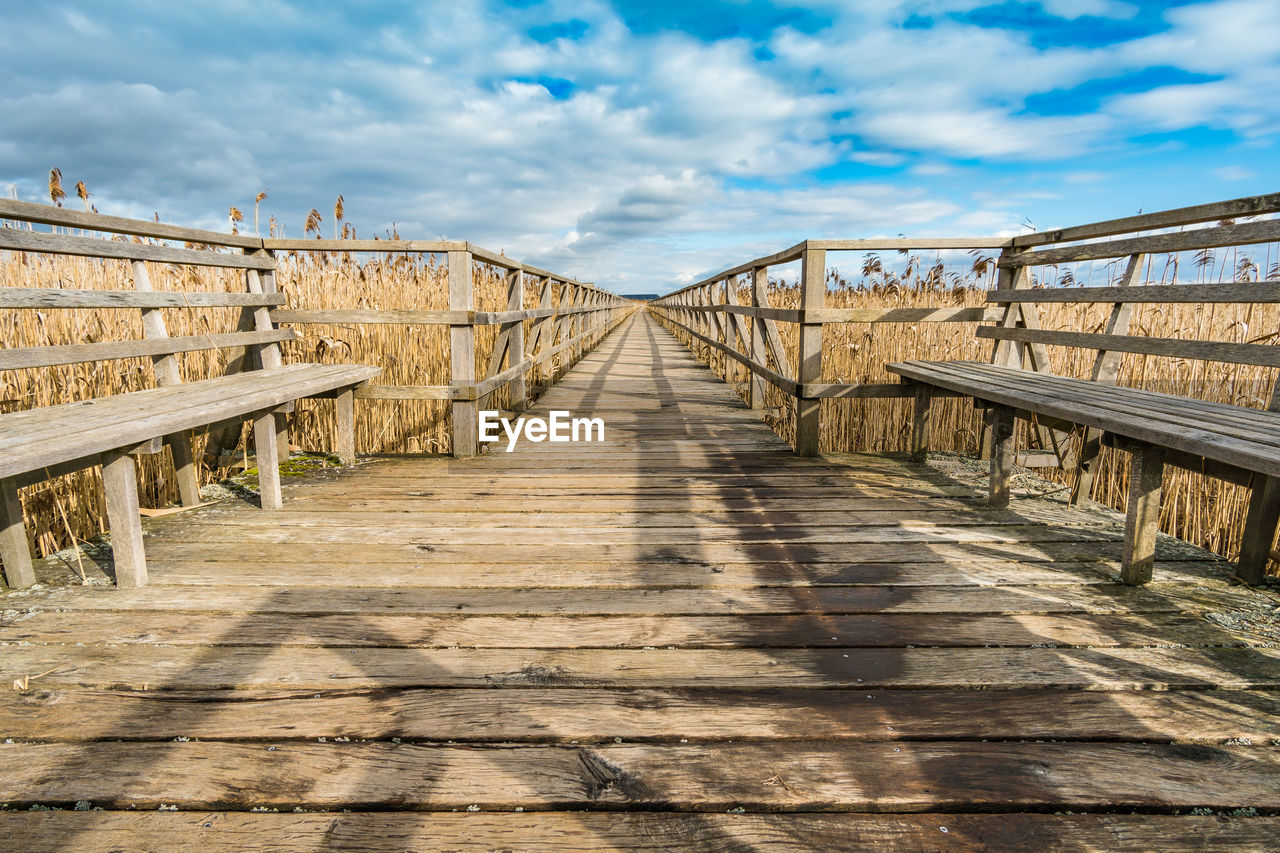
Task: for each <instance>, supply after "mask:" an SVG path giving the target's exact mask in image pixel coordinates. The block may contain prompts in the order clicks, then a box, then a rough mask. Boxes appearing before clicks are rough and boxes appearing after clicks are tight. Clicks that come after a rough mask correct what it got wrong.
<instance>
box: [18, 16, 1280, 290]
mask: <svg viewBox="0 0 1280 853" xmlns="http://www.w3.org/2000/svg"><path fill="white" fill-rule="evenodd" d="M828 5H829V11H830V13H831V14H832V16H833V24H832V27H831V29H830V30H825V31H821V32H818V33H812V34H805V33H801V32H798V31H796V30H792V29H785V28H784V29H781V30H778V31H777V32H776V33H775V34H774V35H773V36H772V37H770V38H769V39H767V44H765V45H763V46H764V47H767V48H768V50H769V51H771V52H772V54H773V55H774V56H775V57H776V58H775V59H773V60H771V61H768V62H762V61H759V60H758V59H757V58H756V56H755V50H756V48H757V47H759V46H760V45H757V44H754V43H752V42H751V41H750V40H748V39H745V38H735V39H727V40H723V41H720V42H716V43H705V42H702V41H699V40H697V39H695V38H692V37H691V36H688V35H684V34H680V33H672V32H665V33H657V34H653V35H647V36H637V35H634V34H632V33H630V32H628V31H627V29H626V27H625V26H624V24H623V22H622V20H621V18H620V17H619V16H618V15H617V14H616V13H615V12H614V11H613V9H612V8H611V7H610V6H609V5H608V4H607V3H605V2H602V1H601V0H553V2H550V3H548V4H545V5H535V6H533V7H531V8H528V9H507V10H504V11H503V13H502V14H501V15H497V14H492V13H491V12H489V11H486V9H485V8H484V7H483V6H481V5H479V4H465V3H464V4H449V5H446V4H443V3H440V4H431V5H430V6H429V7H428V8H425V9H422V10H418V9H414V10H412V11H409V12H406V13H404V14H403V15H402V16H401V17H400V19H399V20H396V21H394V22H390V21H388V20H378V21H377V22H376V23H374V24H370V23H369V22H368V21H367V20H366V19H365V17H364V16H367V12H363V11H361V10H360V9H358V8H356V7H351V8H348V7H345V6H339V5H333V6H329V5H305V6H304V5H302V4H301V3H298V2H287V0H277V2H273V3H270V4H267V5H265V6H262V7H261V8H257V7H253V8H255V9H256V11H255V13H254V14H252V15H249V14H247V12H248V11H249V10H250V8H251V7H250V4H248V3H247V0H239V2H237V3H233V4H227V5H220V6H217V7H208V8H201V9H193V8H188V7H187V6H185V5H184V4H171V5H169V6H161V5H160V4H155V3H143V2H141V0H137V1H136V2H135V3H133V4H132V6H131V4H130V3H128V2H124V0H122V3H121V8H120V9H118V10H115V11H113V13H112V14H105V13H103V12H102V10H101V9H99V7H98V6H96V5H93V4H80V5H75V4H74V3H72V4H67V5H66V6H65V7H64V8H61V9H54V8H53V7H52V6H49V5H48V4H27V5H25V6H21V7H18V8H17V9H16V10H15V11H14V12H13V13H12V14H10V15H9V19H7V20H6V23H7V24H8V25H9V26H7V27H6V30H5V31H4V32H0V46H3V47H4V50H3V51H0V67H3V68H4V69H5V71H6V81H7V85H6V88H5V90H4V91H3V92H0V113H2V114H3V115H5V117H6V120H5V123H4V126H3V128H0V182H4V183H7V182H8V181H9V180H17V181H18V182H19V185H20V188H21V190H22V192H23V194H24V195H25V196H26V197H35V196H38V194H39V192H40V190H41V187H40V184H41V182H42V179H43V177H44V175H45V174H47V170H48V169H49V168H50V167H51V166H54V165H58V166H61V167H62V168H63V169H64V172H65V173H66V174H67V176H68V178H70V179H71V180H72V181H74V180H77V179H79V178H81V177H83V178H85V179H86V180H87V182H88V183H89V185H90V190H91V191H93V192H94V193H95V194H96V198H95V200H96V201H97V202H99V207H100V208H102V209H103V210H104V211H110V212H119V213H130V214H137V215H143V216H149V215H150V213H151V211H152V210H160V211H161V212H162V214H163V215H164V216H165V217H166V218H167V219H169V220H170V221H182V222H186V223H190V224H197V225H199V224H203V225H212V226H214V227H224V222H225V216H224V212H225V210H226V208H227V206H228V205H230V204H239V205H241V206H242V207H243V206H244V205H245V204H246V203H247V202H248V199H251V198H252V196H253V194H254V193H255V192H256V191H257V190H259V189H262V188H263V187H264V186H265V187H269V188H270V190H271V197H270V199H269V201H268V202H267V203H266V205H264V219H265V214H267V213H276V214H277V215H278V216H279V218H280V219H282V220H284V221H286V222H289V223H291V225H292V227H291V229H290V234H292V235H295V236H296V235H297V234H298V233H299V232H300V230H301V221H302V218H303V216H304V215H305V212H306V210H307V209H309V208H310V207H312V206H315V207H318V208H319V209H320V210H321V211H322V212H324V213H325V214H326V215H327V214H328V210H329V209H330V205H331V201H329V200H331V199H332V198H333V197H335V196H336V195H337V194H338V193H343V194H344V195H345V197H346V201H347V209H348V211H349V215H350V217H351V219H352V220H353V221H354V222H355V223H356V224H357V225H358V227H359V228H360V230H361V233H362V234H365V235H368V234H372V233H374V232H375V231H379V232H380V231H381V230H382V229H384V228H387V227H389V226H390V224H391V222H393V221H394V222H397V223H400V224H401V228H400V230H401V232H402V233H405V234H408V233H420V234H422V235H423V236H430V237H434V236H437V235H442V234H443V235H445V236H448V237H457V238H463V239H468V240H472V241H474V242H477V243H480V244H482V245H486V244H487V245H492V246H494V247H496V248H504V249H506V250H507V252H508V253H509V254H512V255H513V256H516V257H526V258H528V259H529V260H530V261H531V262H534V263H537V264H539V265H540V266H546V267H549V268H564V270H565V271H566V272H568V273H570V274H573V275H577V276H579V277H582V278H585V279H592V280H599V281H602V282H604V283H610V282H613V283H617V284H619V285H620V286H622V285H626V286H632V285H633V284H634V285H637V286H643V287H644V288H645V289H653V288H658V287H661V286H662V285H663V284H664V283H667V282H670V281H672V280H673V279H679V278H681V277H689V276H697V275H699V274H701V273H705V272H707V271H710V270H712V269H714V268H717V267H718V266H720V265H728V264H729V263H732V262H735V261H736V260H742V259H743V258H744V257H745V256H754V255H756V254H765V253H768V252H771V251H775V250H777V249H778V248H781V247H782V246H783V245H786V244H788V243H789V242H794V241H795V240H797V239H802V238H804V237H807V236H820V235H821V236H858V235H863V234H870V233H889V234H894V233H897V232H899V231H904V232H910V231H913V230H917V229H927V230H930V231H933V232H935V233H938V234H943V233H947V232H948V231H951V232H956V231H966V230H974V229H976V230H988V229H989V228H997V229H1004V228H1016V224H1017V222H1018V221H1019V220H1020V219H1021V218H1022V212H1024V211H1025V212H1026V213H1028V214H1030V213H1032V212H1034V211H1045V210H1046V209H1054V208H1056V205H1058V204H1059V203H1061V202H1062V201H1063V198H1060V197H1059V194H1058V191H1059V190H1061V189H1062V183H1063V182H1067V183H1075V184H1083V183H1089V182H1098V180H1099V179H1098V178H1097V177H1094V175H1095V173H1098V172H1100V170H1101V169H1102V168H1107V175H1106V178H1107V180H1108V181H1109V182H1111V181H1115V180H1117V177H1116V173H1115V170H1113V169H1112V168H1110V167H1103V166H1100V165H1098V166H1095V164H1094V163H1092V162H1086V161H1083V159H1082V158H1083V157H1084V156H1087V155H1091V154H1097V153H1100V152H1114V151H1117V150H1121V149H1123V148H1124V146H1125V145H1126V142H1127V140H1128V138H1129V137H1131V136H1134V135H1141V134H1148V133H1152V132H1163V133H1176V132H1177V131H1179V130H1182V129H1185V128H1189V127H1210V128H1216V129H1226V130H1229V131H1231V132H1232V133H1233V134H1235V136H1236V137H1237V138H1239V139H1244V140H1251V141H1253V142H1254V143H1256V144H1259V145H1261V144H1265V142H1266V140H1269V139H1271V138H1272V137H1274V136H1275V135H1277V134H1280V72H1278V71H1277V66H1278V64H1280V13H1278V12H1277V9H1276V7H1275V4H1274V3H1273V2H1259V1H1258V0H1220V1H1219V2H1202V3H1197V4H1193V5H1189V6H1182V7H1177V8H1173V9H1170V10H1168V11H1167V12H1166V13H1165V14H1166V16H1167V18H1168V21H1169V24H1170V27H1169V30H1168V31H1167V32H1163V33H1159V34H1156V35H1152V36H1148V37H1146V38H1141V39H1135V40H1133V41H1130V42H1123V43H1120V44H1118V45H1113V46H1105V47H1098V48H1087V49H1086V48H1078V47H1053V48H1048V49H1041V48H1038V47H1037V46H1035V45H1034V44H1033V43H1032V40H1031V38H1030V37H1029V36H1028V35H1027V34H1026V33H1024V32H1019V31H1018V30H1016V29H1012V28H1009V29H1006V28H991V29H984V28H979V27H975V26H970V25H967V24H964V23H961V22H960V21H958V20H955V19H953V18H950V17H948V15H947V13H948V12H952V11H956V12H959V11H965V10H966V9H968V8H971V7H972V5H973V4H972V3H968V2H961V0H927V2H926V1H925V0H921V2H916V3H914V4H911V5H910V7H909V8H911V9H914V10H917V11H919V13H920V14H922V15H933V16H934V17H935V25H934V26H933V28H931V29H927V30H909V29H903V28H901V27H899V26H898V24H899V23H900V22H901V20H902V18H903V17H904V15H905V11H904V7H903V5H902V4H900V3H894V2H890V0H874V2H868V3H859V4H856V5H855V4H834V3H833V4H828ZM1043 5H1044V6H1045V9H1046V10H1047V11H1048V12H1049V13H1050V14H1054V15H1059V16H1062V17H1067V18H1071V17H1078V16H1082V15H1104V16H1110V17H1126V16H1131V15H1132V14H1133V13H1134V9H1133V7H1132V6H1130V5H1129V4H1126V3H1117V2H1112V0H1075V2H1067V0H1049V2H1047V3H1045V4H1043ZM144 7H145V8H144ZM140 10H141V11H140ZM143 11H145V13H146V14H143V13H142V12H143ZM571 19H577V20H582V21H585V22H586V25H587V28H586V33H585V35H584V36H583V37H582V38H580V39H559V40H554V41H551V42H548V43H539V42H537V41H535V40H533V39H531V38H529V37H528V36H527V34H526V30H527V28H528V27H531V26H536V25H541V24H545V23H547V22H552V21H567V20H571ZM266 45H269V49H267V48H266V47H264V46H266ZM1158 65H1171V66H1175V67H1179V68H1184V69H1187V70H1191V71H1196V72H1201V73H1204V74H1210V75H1216V76H1220V77H1221V78H1222V79H1220V80H1215V81H1212V82H1208V83H1204V84H1186V83H1181V84H1179V85H1176V86H1164V87H1159V88H1155V89H1152V90H1151V91H1147V92H1139V93H1134V94H1129V95H1123V96H1119V97H1114V98H1111V99H1109V100H1107V101H1105V102H1104V103H1103V105H1102V106H1101V108H1099V109H1096V110H1087V111H1084V112H1083V113H1082V114H1080V115H1037V114H1035V113H1034V112H1031V111H1028V110H1027V109H1026V104H1027V102H1028V99H1029V98H1031V97H1032V96H1034V95H1036V94H1040V93H1045V92H1051V91H1055V90H1069V89H1071V88H1073V87H1075V86H1079V85H1081V84H1084V83H1088V82H1089V81H1092V80H1097V79H1101V78H1108V77H1112V76H1119V75H1124V74H1128V73H1131V72H1135V71H1141V70H1143V69H1145V68H1147V67H1149V66H1158ZM548 78H549V79H555V80H564V81H568V84H567V85H568V87H570V88H569V89H568V90H567V91H562V90H561V89H560V87H559V86H556V85H554V84H546V85H544V84H543V83H540V82H537V81H539V80H545V79H548ZM553 91H555V92H556V93H557V94H554V95H553V94H552V93H553ZM1158 153H1160V152H1159V151H1158V150H1157V149H1155V148H1154V146H1152V147H1149V148H1148V149H1147V154H1148V155H1149V157H1148V159H1152V158H1154V157H1155V155H1156V154H1158ZM1070 158H1075V159H1073V160H1072V162H1071V164H1070V165H1069V166H1067V167H1065V169H1064V171H1066V174H1065V175H1063V176H1062V177H1060V178H1058V179H1049V178H1044V177H1043V176H1036V177H1034V178H1033V177H1030V176H1026V177H1024V178H1023V179H1022V180H1021V181H1019V182H1017V185H1012V184H1011V185H1006V186H1003V187H1001V188H993V189H990V190H989V197H980V196H976V195H975V194H971V193H970V192H969V188H972V187H985V186H986V185H987V184H989V183H990V181H991V179H990V176H989V173H988V172H986V171H984V169H986V168H987V167H989V166H990V164H998V165H1000V166H1001V167H1003V168H1008V164H1017V165H1016V168H1020V169H1024V170H1025V169H1026V168H1028V167H1027V165H1026V164H1029V163H1040V164H1044V165H1045V168H1046V169H1048V168H1050V167H1052V166H1053V165H1054V164H1055V163H1056V162H1058V161H1062V160H1064V159H1070ZM948 159H960V160H965V161H968V162H966V163H965V164H963V166H962V168H956V167H953V166H950V165H949V164H948V163H947V162H946V161H947V160H948ZM835 165H841V166H843V167H845V168H847V169H848V173H849V174H853V175H857V174H859V171H858V169H859V167H868V168H865V169H863V170H862V171H863V172H864V173H866V174H870V175H873V176H876V181H877V182H876V183H866V182H859V181H856V180H854V179H853V178H850V179H848V180H847V181H846V182H844V183H841V184H838V185H830V184H828V185H822V184H820V183H818V182H816V179H815V178H814V177H813V175H814V174H815V173H818V172H819V170H823V169H824V168H826V167H831V166H835ZM1144 165H1145V164H1144ZM1037 168H1039V167H1038V166H1037ZM1231 168H1232V167H1229V166H1224V167H1223V169H1222V170H1220V171H1221V172H1222V173H1223V174H1219V175H1218V177H1219V178H1220V179H1222V180H1228V179H1229V178H1227V177H1225V176H1224V175H1226V174H1237V175H1239V177H1238V178H1236V179H1238V180H1245V179H1246V176H1245V175H1244V174H1243V171H1244V170H1241V171H1240V172H1230V171H1229V170H1230V169H1231ZM951 169H955V171H949V172H948V171H946V170H951ZM995 171H996V170H992V173H994V172H995ZM941 174H949V175H950V176H951V177H950V178H949V180H948V181H947V182H946V184H947V185H948V186H951V185H955V186H957V187H961V188H960V189H956V190H954V192H955V193H956V195H955V197H954V199H949V198H947V197H946V196H945V195H944V194H943V192H942V191H941V190H938V189H935V188H934V187H936V186H939V185H941V184H942V183H943V182H939V181H934V180H930V179H932V178H936V177H937V176H938V175H941ZM1080 189H1082V187H1079V186H1077V187H1075V188H1074V189H1073V190H1072V193H1077V191H1078V190H1080ZM1091 192H1092V190H1091ZM1070 195H1071V194H1068V196H1070ZM1095 195H1096V193H1095ZM975 200H976V202H977V204H976V205H974V204H972V202H973V201H975ZM974 206H976V207H977V208H978V209H977V210H973V211H970V208H971V207H974ZM1014 211H1018V212H1019V215H1017V216H1015V215H1014ZM1036 215H1040V214H1036ZM1044 218H1046V219H1047V218H1048V214H1045V215H1044ZM1054 218H1055V219H1056V218H1057V214H1056V213H1055V214H1054ZM331 224H332V223H329V222H326V232H327V231H328V229H329V228H330V226H331ZM410 229H413V231H412V232H411V231H410Z"/></svg>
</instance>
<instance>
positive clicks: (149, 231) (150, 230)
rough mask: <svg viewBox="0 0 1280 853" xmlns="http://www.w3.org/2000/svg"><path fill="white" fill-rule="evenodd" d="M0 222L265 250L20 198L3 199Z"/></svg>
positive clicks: (235, 237)
mask: <svg viewBox="0 0 1280 853" xmlns="http://www.w3.org/2000/svg"><path fill="white" fill-rule="evenodd" d="M0 219H11V220H15V221H18V222H33V223H39V224H42V225H66V226H70V227H73V228H82V229H85V230H88V231H109V232H111V233H114V234H130V235H136V236H139V237H155V238H159V239H161V240H182V241H183V242H187V243H201V244H205V245H210V246H236V247H239V248H244V249H260V248H262V240H260V239H259V238H257V237H253V236H250V235H248V234H224V233H222V232H220V231H206V230H204V229H200V228H184V227H181V226H178V225H168V224H166V223H161V222H153V221H151V220H149V219H126V218H125V217H122V216H107V215H105V214H102V213H90V212H89V211H80V210H75V209H73V208H68V207H51V206H49V205H47V204H35V203H33V202H29V201H18V200H17V199H7V198H6V199H0Z"/></svg>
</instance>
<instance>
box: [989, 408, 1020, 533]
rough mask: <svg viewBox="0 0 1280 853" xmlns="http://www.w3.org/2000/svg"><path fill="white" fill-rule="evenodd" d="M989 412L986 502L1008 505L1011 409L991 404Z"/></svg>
mask: <svg viewBox="0 0 1280 853" xmlns="http://www.w3.org/2000/svg"><path fill="white" fill-rule="evenodd" d="M987 411H988V412H990V413H991V487H990V489H989V491H988V494H987V504H988V505H990V506H994V507H1000V508H1003V507H1007V506H1008V505H1009V481H1010V480H1011V479H1012V478H1013V459H1014V455H1013V410H1012V409H1007V408H1005V407H1004V406H993V407H991V408H989V409H988V410H987Z"/></svg>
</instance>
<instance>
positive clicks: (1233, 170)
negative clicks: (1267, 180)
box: [1213, 166, 1258, 181]
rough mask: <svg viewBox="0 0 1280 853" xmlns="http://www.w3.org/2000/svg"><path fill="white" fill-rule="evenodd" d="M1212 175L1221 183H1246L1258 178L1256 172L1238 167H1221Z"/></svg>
mask: <svg viewBox="0 0 1280 853" xmlns="http://www.w3.org/2000/svg"><path fill="white" fill-rule="evenodd" d="M1213 174H1215V175H1217V176H1218V178H1219V179H1220V180H1223V181H1247V180H1249V179H1251V178H1256V177H1258V173H1257V172H1251V171H1249V170H1248V169H1243V168H1241V167H1240V166H1223V167H1222V168H1220V169H1214V170H1213Z"/></svg>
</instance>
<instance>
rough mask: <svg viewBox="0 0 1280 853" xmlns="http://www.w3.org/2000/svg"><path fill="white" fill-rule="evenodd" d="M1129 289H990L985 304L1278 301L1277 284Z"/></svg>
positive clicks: (1164, 286)
mask: <svg viewBox="0 0 1280 853" xmlns="http://www.w3.org/2000/svg"><path fill="white" fill-rule="evenodd" d="M1135 285H1139V286H1132V287H1126V286H1121V287H1037V288H1033V289H1029V290H992V291H990V292H989V293H987V301H988V302H992V303H997V304H1005V303H1009V302H1124V303H1143V302H1152V303H1169V302H1183V303H1185V302H1192V303H1240V302H1245V303H1249V302H1280V282H1275V281H1249V282H1236V281H1223V282H1218V283H1216V284H1148V285H1141V284H1140V283H1139V282H1135Z"/></svg>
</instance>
